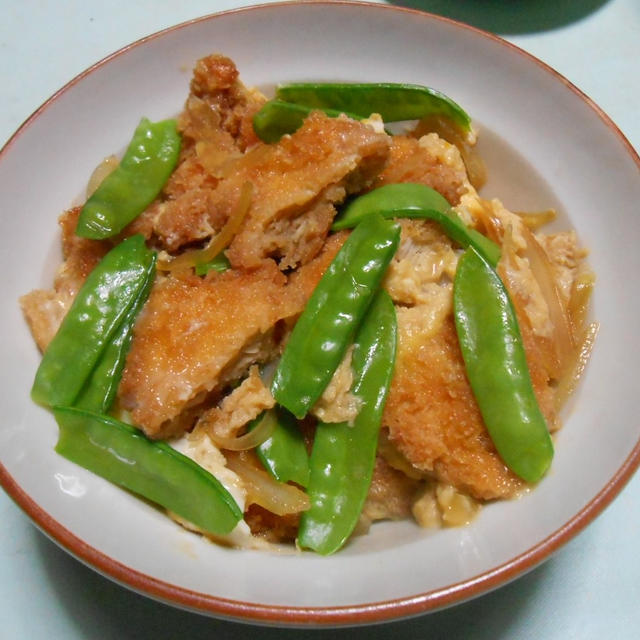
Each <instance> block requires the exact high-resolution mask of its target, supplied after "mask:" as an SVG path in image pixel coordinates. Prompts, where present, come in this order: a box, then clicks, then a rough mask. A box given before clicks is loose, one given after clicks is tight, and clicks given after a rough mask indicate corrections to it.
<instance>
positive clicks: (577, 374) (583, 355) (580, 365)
mask: <svg viewBox="0 0 640 640" xmlns="http://www.w3.org/2000/svg"><path fill="white" fill-rule="evenodd" d="M598 329H599V325H598V323H597V322H592V323H591V324H590V325H588V326H587V328H586V329H585V331H584V333H583V335H582V338H581V340H580V342H579V344H578V347H577V348H576V349H575V350H574V353H573V354H572V358H571V360H570V362H569V363H568V364H567V366H566V367H565V370H564V372H563V374H562V377H561V378H560V380H559V381H558V385H557V387H556V395H555V403H556V409H557V410H558V411H559V410H560V409H561V408H562V407H563V406H564V404H565V403H566V401H567V400H568V399H569V397H570V396H571V394H572V393H573V392H574V391H575V390H576V387H577V386H578V382H579V381H580V379H581V378H582V374H583V373H584V370H585V368H586V366H587V363H588V362H589V358H590V357H591V352H592V350H593V345H594V343H595V340H596V336H597V335H598Z"/></svg>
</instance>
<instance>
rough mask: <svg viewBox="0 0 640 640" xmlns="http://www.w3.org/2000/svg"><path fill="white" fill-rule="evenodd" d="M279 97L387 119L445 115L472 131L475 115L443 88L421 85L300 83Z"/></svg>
mask: <svg viewBox="0 0 640 640" xmlns="http://www.w3.org/2000/svg"><path fill="white" fill-rule="evenodd" d="M276 99H278V100H283V101H285V102H290V103H294V104H301V105H305V106H307V107H312V108H316V109H335V110H337V111H341V112H344V113H352V114H355V115H357V116H360V117H363V118H368V117H369V116H370V115H371V114H372V113H378V114H380V116H381V117H382V119H383V120H384V121H385V122H397V121H400V120H418V119H420V118H424V117H426V116H433V115H442V116H445V117H447V118H449V119H450V120H452V121H453V122H455V123H456V124H457V125H458V126H460V127H461V128H462V129H463V131H465V132H468V131H470V130H471V118H470V117H469V115H468V114H467V113H466V112H465V111H464V109H463V108H462V107H461V106H460V105H458V104H457V103H455V102H454V101H453V100H452V99H451V98H449V97H448V96H446V95H445V94H444V93H441V92H440V91H436V90H435V89H431V88H430V87H424V86H421V85H417V84H401V83H393V82H387V83H348V82H342V83H331V82H328V83H322V82H321V83H316V82H300V83H292V84H285V85H281V86H280V87H278V88H277V90H276Z"/></svg>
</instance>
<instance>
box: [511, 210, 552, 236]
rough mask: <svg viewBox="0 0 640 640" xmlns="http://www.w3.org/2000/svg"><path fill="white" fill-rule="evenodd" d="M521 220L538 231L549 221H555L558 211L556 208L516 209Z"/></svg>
mask: <svg viewBox="0 0 640 640" xmlns="http://www.w3.org/2000/svg"><path fill="white" fill-rule="evenodd" d="M514 213H515V214H516V215H517V216H519V217H520V220H522V222H523V223H524V224H525V225H526V226H527V227H528V228H529V229H531V230H532V231H537V230H538V229H540V227H543V226H544V225H545V224H549V222H553V221H554V220H555V219H556V217H557V215H558V214H557V213H556V210H555V209H545V210H544V211H514Z"/></svg>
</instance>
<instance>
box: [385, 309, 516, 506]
mask: <svg viewBox="0 0 640 640" xmlns="http://www.w3.org/2000/svg"><path fill="white" fill-rule="evenodd" d="M398 324H399V337H400V339H399V349H398V357H397V361H396V368H395V375H394V378H393V382H392V385H391V390H390V392H389V398H388V400H387V404H386V407H385V411H384V416H383V424H384V425H387V426H388V427H389V432H390V436H391V439H392V441H393V442H394V443H395V444H396V446H397V447H398V449H399V450H400V452H401V453H402V454H403V455H404V456H405V457H406V458H407V459H408V460H409V461H410V462H411V463H413V465H415V466H416V467H418V468H420V469H422V470H424V471H431V472H434V473H435V475H436V477H437V478H438V479H439V480H440V481H442V482H446V483H449V484H452V485H454V486H456V487H458V488H459V489H461V490H462V491H465V492H468V493H470V494H471V495H472V496H475V497H477V498H485V499H491V498H498V497H503V498H504V497H510V496H513V495H515V494H516V493H517V491H518V490H520V489H521V488H522V487H523V483H522V481H520V480H519V479H518V478H517V477H516V476H515V475H514V474H513V473H512V472H511V471H509V470H508V469H507V467H506V466H505V464H504V463H503V462H502V460H501V459H500V457H499V456H498V454H497V452H496V450H495V447H494V445H493V442H492V441H491V438H490V437H489V433H488V432H487V429H486V427H485V426H484V423H483V421H482V417H481V415H480V410H479V408H478V405H477V403H476V400H475V398H474V396H473V392H472V391H471V387H470V386H469V383H468V381H467V378H466V374H465V368H464V362H463V360H462V354H461V352H460V346H459V344H458V338H457V335H456V331H455V327H454V323H453V318H452V317H451V316H449V317H448V319H447V320H446V321H445V322H444V323H443V324H442V327H441V329H440V330H439V331H438V332H437V333H435V334H434V335H431V336H429V337H425V338H423V339H422V340H421V341H420V342H416V341H413V340H410V341H408V344H407V341H406V340H405V339H404V331H403V326H402V317H401V316H399V318H398Z"/></svg>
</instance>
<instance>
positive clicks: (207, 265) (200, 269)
mask: <svg viewBox="0 0 640 640" xmlns="http://www.w3.org/2000/svg"><path fill="white" fill-rule="evenodd" d="M229 268H231V264H230V262H229V260H228V259H227V256H225V255H224V253H219V254H218V255H217V256H216V257H215V258H213V259H212V260H209V262H201V263H199V264H197V265H196V275H197V276H206V275H207V273H209V271H217V272H218V273H222V272H223V271H226V270H227V269H229Z"/></svg>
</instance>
